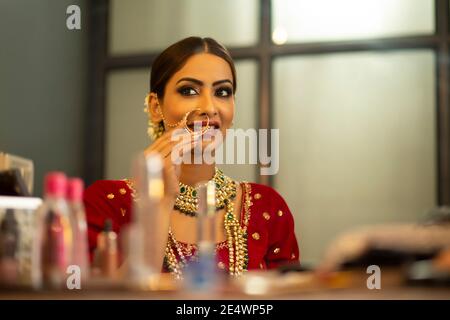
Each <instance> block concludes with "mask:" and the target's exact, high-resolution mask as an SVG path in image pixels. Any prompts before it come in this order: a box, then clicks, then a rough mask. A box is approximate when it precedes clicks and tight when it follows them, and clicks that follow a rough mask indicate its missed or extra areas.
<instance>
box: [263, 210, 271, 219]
mask: <svg viewBox="0 0 450 320" xmlns="http://www.w3.org/2000/svg"><path fill="white" fill-rule="evenodd" d="M263 217H264V219H266V220H269V219H270V214H269V213H267V212H264V213H263Z"/></svg>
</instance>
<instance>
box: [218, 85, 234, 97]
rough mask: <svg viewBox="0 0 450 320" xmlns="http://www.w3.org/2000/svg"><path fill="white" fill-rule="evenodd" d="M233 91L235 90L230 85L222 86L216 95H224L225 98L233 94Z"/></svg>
mask: <svg viewBox="0 0 450 320" xmlns="http://www.w3.org/2000/svg"><path fill="white" fill-rule="evenodd" d="M232 93H233V90H232V89H231V88H228V87H222V88H219V89H217V90H216V96H218V97H223V98H226V97H229V96H231V95H232Z"/></svg>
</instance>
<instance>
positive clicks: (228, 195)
mask: <svg viewBox="0 0 450 320" xmlns="http://www.w3.org/2000/svg"><path fill="white" fill-rule="evenodd" d="M212 180H213V181H214V184H215V186H216V210H220V209H223V208H225V207H226V204H227V202H232V201H233V200H234V198H235V197H236V181H234V180H232V179H231V178H229V177H227V176H226V175H225V174H224V173H223V172H222V170H220V169H219V168H217V167H216V168H215V172H214V177H213V178H212ZM179 187H180V193H179V195H178V196H177V198H176V200H175V205H174V209H175V210H178V211H180V212H181V213H183V214H185V215H188V216H191V217H195V216H196V215H197V211H198V196H197V190H196V189H195V188H194V187H191V186H189V185H186V184H184V183H181V182H179Z"/></svg>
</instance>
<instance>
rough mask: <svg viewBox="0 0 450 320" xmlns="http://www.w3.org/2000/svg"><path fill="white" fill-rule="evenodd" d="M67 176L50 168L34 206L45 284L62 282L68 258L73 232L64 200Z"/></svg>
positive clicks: (60, 284)
mask: <svg viewBox="0 0 450 320" xmlns="http://www.w3.org/2000/svg"><path fill="white" fill-rule="evenodd" d="M66 188H67V178H66V176H65V175H64V174H63V173H60V172H52V173H49V174H47V176H46V177H45V200H44V203H43V205H42V206H41V208H40V209H39V210H38V220H39V221H38V223H39V225H38V228H39V230H40V237H39V242H40V247H41V250H40V266H41V272H42V284H43V286H44V287H45V288H49V289H61V288H64V287H65V285H66V276H67V274H66V271H67V267H68V266H69V264H70V262H71V256H72V246H73V235H72V228H71V223H70V212H69V208H68V205H67V202H66V200H65V196H66Z"/></svg>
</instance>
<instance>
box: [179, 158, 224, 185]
mask: <svg viewBox="0 0 450 320" xmlns="http://www.w3.org/2000/svg"><path fill="white" fill-rule="evenodd" d="M215 167H216V165H215V164H214V163H213V164H206V163H205V164H181V173H180V182H182V183H184V184H187V185H189V186H192V187H193V186H195V185H196V184H197V183H200V182H205V181H208V180H211V179H212V178H213V176H214V171H215Z"/></svg>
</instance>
